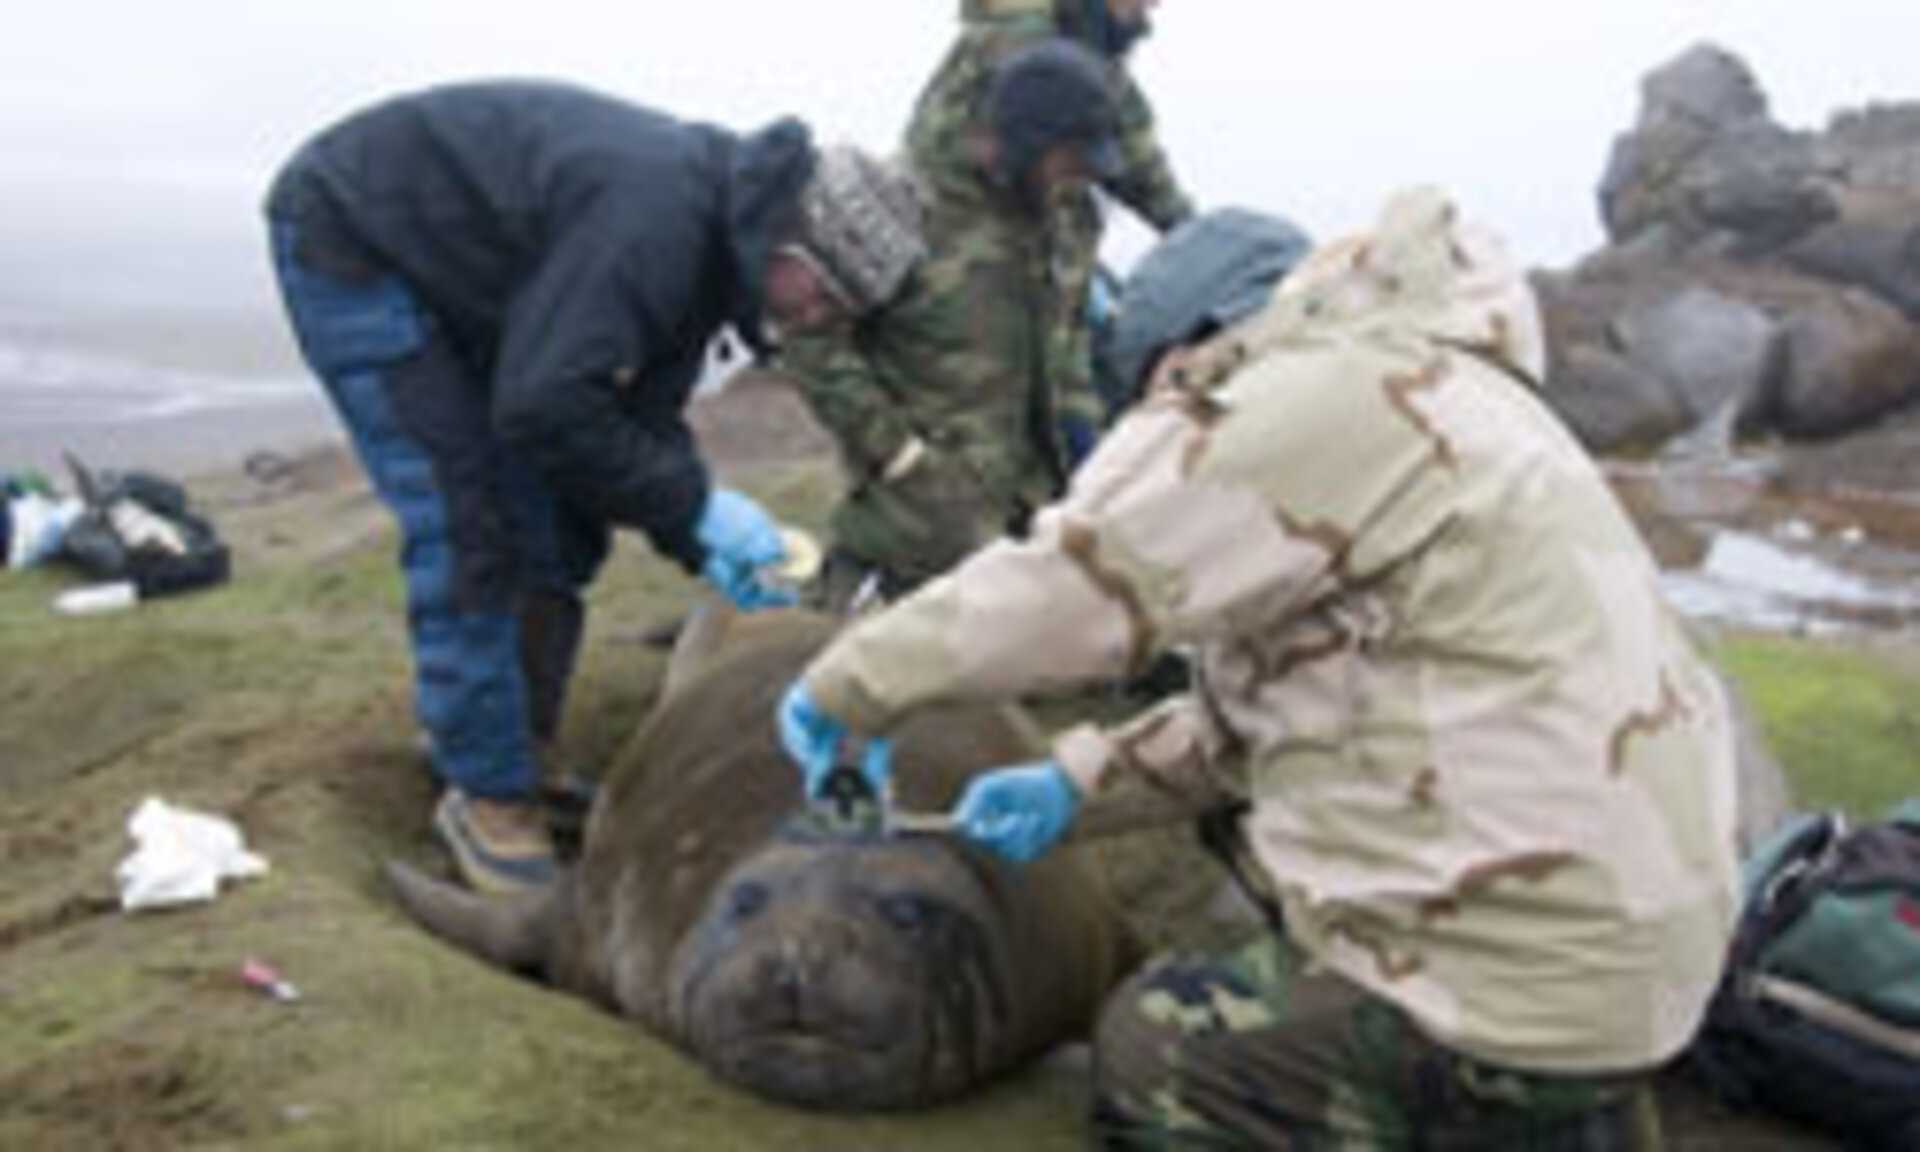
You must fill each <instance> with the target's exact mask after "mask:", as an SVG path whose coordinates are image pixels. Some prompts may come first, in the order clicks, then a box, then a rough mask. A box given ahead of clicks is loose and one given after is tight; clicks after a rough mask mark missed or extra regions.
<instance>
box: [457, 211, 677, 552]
mask: <svg viewBox="0 0 1920 1152" xmlns="http://www.w3.org/2000/svg"><path fill="white" fill-rule="evenodd" d="M641 291H642V290H641V287H640V285H639V284H638V283H636V282H635V281H634V280H633V279H631V278H630V277H627V276H624V275H623V274H622V272H621V267H620V265H619V263H618V261H617V257H616V254H613V253H609V252H606V251H604V250H601V251H583V250H581V248H579V247H576V248H574V249H573V250H571V251H570V250H567V249H561V250H556V252H555V253H554V254H552V255H550V256H549V258H548V259H547V260H546V262H545V263H544V265H543V267H542V268H541V270H540V271H539V272H538V273H536V275H535V276H534V278H533V280H532V281H531V282H530V283H529V284H528V285H527V286H526V287H525V288H524V289H523V290H522V291H521V293H520V294H519V296H518V297H517V298H516V299H515V301H514V304H513V306H512V309H511V310H510V312H509V314H508V316H507V319H506V324H505V330H504V335H503V337H502V341H501V349H500V360H499V365H498V367H497V369H496V372H495V379H494V396H493V421H494V428H495V431H496V433H497V434H498V435H499V436H500V438H501V441H502V442H503V443H505V444H506V445H507V446H508V447H509V448H510V449H511V450H512V451H514V452H516V453H518V454H519V455H520V456H521V458H522V459H525V460H527V461H528V462H529V463H531V464H532V465H533V466H534V467H535V468H537V469H538V470H539V471H540V473H541V474H542V475H543V476H544V477H545V478H546V479H547V480H548V482H549V483H551V484H552V485H553V487H554V489H555V491H557V492H558V493H559V494H560V495H561V496H562V497H563V498H565V499H566V500H567V501H568V502H569V503H571V504H572V505H573V506H574V507H576V508H578V509H580V510H581V511H582V512H584V513H586V514H587V515H590V516H593V517H595V518H597V519H599V520H601V521H603V522H606V523H611V524H618V525H621V526H624V527H629V528H637V529H639V530H640V531H642V532H644V533H646V535H647V538H648V539H649V540H650V541H651V542H652V543H653V544H654V546H655V547H656V548H658V549H659V550H660V551H661V552H663V553H665V554H666V555H668V556H671V557H672V558H673V559H674V560H676V561H677V562H678V563H680V564H681V566H683V567H684V568H686V569H687V570H688V571H695V570H697V569H698V568H699V566H700V564H701V562H702V560H703V559H704V554H703V551H702V549H701V547H700V545H699V543H698V541H697V540H696V539H695V536H694V525H695V523H696V521H697V519H698V517H699V514H700V509H701V507H702V506H703V505H704V504H705V502H706V498H707V491H708V478H707V472H706V467H705V465H704V464H703V463H702V462H701V460H700V456H699V452H698V449H697V446H696V444H695V442H694V438H693V434H692V431H691V429H689V428H688V426H687V423H686V420H685V418H684V417H683V416H682V414H681V412H680V408H679V405H678V404H677V403H671V402H660V401H656V400H653V399H652V398H649V397H646V396H645V395H641V394H637V393H638V390H644V389H646V388H647V387H648V378H649V376H650V375H651V374H652V371H653V370H657V365H656V364H655V363H654V359H655V356H656V352H655V349H656V348H657V347H658V346H659V344H660V343H663V342H661V341H658V340H657V337H656V334H655V333H654V331H653V330H652V325H651V324H649V322H648V318H649V317H651V316H654V315H656V313H655V312H654V311H653V310H652V309H651V308H649V307H648V306H647V304H648V303H649V302H647V301H645V300H644V297H643V296H641Z"/></svg>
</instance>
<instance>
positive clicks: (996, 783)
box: [953, 760, 1080, 863]
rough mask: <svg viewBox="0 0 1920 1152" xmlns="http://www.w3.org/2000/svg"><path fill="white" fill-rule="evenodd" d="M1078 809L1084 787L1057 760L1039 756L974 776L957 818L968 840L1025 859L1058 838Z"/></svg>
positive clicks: (1039, 853) (956, 810)
mask: <svg viewBox="0 0 1920 1152" xmlns="http://www.w3.org/2000/svg"><path fill="white" fill-rule="evenodd" d="M1079 811H1080V790H1079V789H1078V788H1076V787H1074V784H1073V781H1072V780H1071V779H1069V778H1068V776H1067V774H1066V772H1065V770H1063V769H1062V768H1061V767H1060V766H1059V765H1058V764H1055V763H1054V762H1053V761H1051V760H1041V761H1037V762H1035V763H1032V764H1020V765H1016V766H1014V767H1012V768H998V769H995V770H994V771H991V772H986V773H983V774H981V775H979V776H976V777H974V778H973V780H972V782H971V783H969V784H968V785H967V790H966V792H965V793H964V794H963V795H962V796H961V797H960V803H959V804H957V805H955V806H954V809H953V818H954V823H955V824H956V825H958V827H959V829H960V833H961V834H962V835H963V836H965V837H967V838H968V839H969V840H972V841H974V842H975V843H977V844H979V845H980V846H981V847H983V848H986V849H987V850H988V851H990V852H995V853H998V854H999V855H1001V856H1004V857H1006V858H1007V859H1009V860H1012V861H1015V862H1016V863H1025V862H1026V861H1029V860H1033V859H1036V858H1038V857H1040V856H1042V855H1045V854H1046V852H1047V851H1048V850H1049V849H1051V848H1052V847H1053V846H1054V845H1055V844H1057V843H1059V841H1060V837H1061V836H1063V835H1065V834H1066V831H1067V827H1068V825H1070V824H1072V823H1073V818H1074V817H1075V816H1076V815H1077V814H1078V813H1079Z"/></svg>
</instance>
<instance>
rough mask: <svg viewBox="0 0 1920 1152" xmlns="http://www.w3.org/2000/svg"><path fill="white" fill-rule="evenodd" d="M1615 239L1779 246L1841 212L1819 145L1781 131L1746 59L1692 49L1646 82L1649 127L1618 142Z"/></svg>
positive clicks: (1608, 180) (1610, 198) (1608, 177)
mask: <svg viewBox="0 0 1920 1152" xmlns="http://www.w3.org/2000/svg"><path fill="white" fill-rule="evenodd" d="M1600 213H1601V217H1602V219H1603V220H1604V221H1605V223H1606V227H1607V235H1608V237H1609V239H1610V240H1611V241H1612V242H1613V243H1615V244H1623V243H1626V242H1629V241H1631V240H1634V239H1635V238H1637V237H1640V236H1642V235H1643V234H1648V233H1653V234H1657V235H1661V236H1663V237H1664V238H1665V242H1666V243H1668V244H1670V245H1672V246H1673V247H1674V248H1675V249H1684V248H1687V247H1691V246H1692V245H1694V244H1696V243H1699V242H1700V241H1701V240H1703V239H1705V238H1707V237H1709V236H1711V235H1713V234H1715V233H1727V234H1729V236H1730V237H1731V238H1732V241H1733V242H1734V243H1738V244H1742V245H1746V246H1760V247H1766V246H1772V245H1777V244H1780V243H1784V242H1786V241H1788V240H1791V239H1793V238H1795V237H1797V236H1799V235H1801V234H1802V233H1804V232H1806V231H1807V230H1809V229H1810V228H1812V227H1814V226H1815V225H1817V224H1819V223H1821V222H1822V221H1824V220H1827V219H1830V218H1831V217H1832V216H1833V215H1834V214H1835V207H1834V204H1833V202H1832V194H1831V192H1830V190H1829V189H1828V187H1827V181H1826V180H1825V179H1824V176H1823V169H1822V165H1821V160H1820V157H1819V155H1818V153H1817V150H1816V147H1815V141H1814V140H1813V139H1812V138H1811V137H1808V136H1806V135H1804V134H1801V133H1795V132H1789V131H1787V130H1786V129H1784V128H1782V127H1780V125H1778V124H1776V123H1774V121H1773V119H1772V117H1771V115H1770V114H1769V112H1768V109H1767V99H1766V95H1765V94H1764V93H1763V92H1762V91H1761V89H1760V85H1759V82H1758V81H1757V80H1756V79H1755V78H1754V76H1753V73H1752V71H1751V70H1749V69H1748V68H1747V66H1746V64H1745V62H1743V61H1742V60H1740V59H1739V58H1738V57H1737V56H1734V55H1733V54H1732V53H1730V52H1727V51H1725V50H1723V49H1720V48H1717V47H1714V46H1712V45H1700V46H1698V47H1695V48H1692V49H1690V50H1688V51H1687V52H1686V53H1684V54H1683V55H1681V56H1680V57H1679V58H1678V59H1676V60H1674V61H1673V62H1672V63H1670V64H1667V65H1665V66H1664V67H1662V68H1659V69H1656V70H1655V71H1654V72H1652V73H1651V74H1649V75H1648V76H1647V78H1646V79H1645V80H1644V81H1643V82H1642V84H1641V109H1640V119H1639V121H1638V123H1637V124H1636V125H1635V126H1634V128H1633V130H1632V131H1630V132H1628V133H1626V134H1624V135H1622V136H1620V137H1619V138H1617V139H1616V140H1615V141H1614V145H1613V151H1612V154H1611V155H1610V156H1609V158H1608V161H1607V170H1606V174H1605V175H1604V176H1603V177H1602V178H1601V182H1600Z"/></svg>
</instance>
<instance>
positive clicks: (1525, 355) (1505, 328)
mask: <svg viewBox="0 0 1920 1152" xmlns="http://www.w3.org/2000/svg"><path fill="white" fill-rule="evenodd" d="M1252 323H1253V324H1255V325H1257V326H1258V327H1259V328H1260V329H1264V330H1265V333H1264V334H1266V335H1269V336H1271V337H1277V338H1279V339H1283V340H1284V339H1288V338H1329V337H1332V338H1339V337H1341V336H1343V335H1345V336H1351V337H1355V338H1366V337H1367V336H1369V335H1383V336H1384V335H1390V334H1392V333H1404V332H1409V331H1411V332H1416V333H1419V334H1420V335H1423V336H1425V337H1427V338H1429V339H1432V340H1435V341H1439V342H1442V343H1446V344H1451V345H1455V346H1457V347H1461V348H1465V349H1467V350H1469V351H1472V352H1474V353H1476V354H1478V355H1481V356H1484V357H1486V358H1487V359H1489V360H1492V361H1494V362H1495V363H1498V364H1500V365H1501V366H1503V367H1505V368H1506V369H1508V370H1509V371H1510V372H1512V373H1514V374H1515V375H1518V376H1520V377H1522V378H1524V379H1526V380H1527V381H1529V382H1531V383H1533V384H1535V385H1537V384H1538V383H1539V382H1540V380H1541V378H1542V376H1543V375H1544V374H1545V371H1546V340H1545V337H1544V335H1543V333H1542V329H1541V324H1540V311H1539V306H1538V304H1537V303H1536V302H1535V300H1534V295H1533V289H1532V288H1531V287H1530V286H1529V285H1528V283H1527V280H1526V277H1525V276H1524V275H1522V274H1521V272H1520V270H1519V269H1518V268H1517V267H1516V266H1515V265H1514V263H1513V262H1512V260H1511V259H1509V257H1508V255H1507V252H1506V249H1505V246H1504V245H1503V244H1501V242H1500V241H1499V240H1498V239H1497V238H1496V237H1494V236H1493V235H1492V234H1491V233H1490V232H1487V231H1486V230H1485V229H1483V228H1479V227H1477V226H1475V225H1473V224H1471V223H1469V222H1466V221H1463V220H1462V219H1461V218H1460V214H1459V212H1458V210H1457V209H1456V208H1455V207H1454V204H1453V202H1452V201H1451V200H1450V199H1448V198H1447V196H1446V195H1445V194H1443V193H1442V192H1440V191H1439V190H1438V189H1434V188H1428V187H1420V188H1412V189H1408V190H1405V191H1402V192H1400V193H1397V194H1396V195H1394V196H1393V198H1392V199H1390V200H1389V201H1388V202H1387V205H1386V207H1385V208H1384V209H1383V210H1382V211H1381V213H1380V217H1379V220H1378V222H1377V223H1376V224H1375V226H1374V228H1373V229H1372V230H1371V231H1370V232H1367V233H1364V234H1362V235H1359V236H1353V237H1349V238H1347V239H1344V240H1338V241H1335V242H1333V243H1330V244H1327V245H1324V246H1322V247H1320V248H1318V249H1316V250H1315V251H1314V252H1313V253H1311V254H1310V255H1309V256H1308V257H1307V258H1306V260H1304V261H1303V262H1302V263H1301V264H1300V265H1299V266H1298V267H1297V268H1295V269H1294V270H1293V272H1292V274H1291V275H1289V276H1288V277H1287V278H1286V279H1285V280H1284V281H1282V282H1281V284H1280V288H1279V290H1278V291H1277V292H1276V293H1275V294H1274V299H1273V302H1272V304H1271V305H1269V306H1268V308H1267V310H1266V311H1265V312H1263V313H1262V314H1261V315H1260V316H1259V317H1258V318H1257V319H1256V320H1254V321H1252ZM1255 339H1256V340H1258V339H1259V338H1258V337H1255Z"/></svg>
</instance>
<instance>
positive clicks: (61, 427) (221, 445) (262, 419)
mask: <svg viewBox="0 0 1920 1152" xmlns="http://www.w3.org/2000/svg"><path fill="white" fill-rule="evenodd" d="M83 395H84V392H83ZM70 407H71V411H70V412H58V413H54V414H52V415H51V416H48V417H45V418H41V419H37V420H35V421H33V422H31V423H28V424H26V425H25V426H21V425H18V424H16V423H13V422H0V472H17V471H24V470H26V469H30V468H32V469H38V470H39V471H41V472H43V473H45V474H46V476H47V478H48V479H50V480H52V481H53V482H54V484H55V485H56V486H57V487H60V488H62V489H63V490H64V489H65V488H67V487H68V486H69V484H70V483H71V477H70V476H69V475H68V471H67V466H66V462H65V459H64V457H63V453H67V452H71V453H72V454H73V455H74V456H75V457H77V458H78V459H79V460H80V461H81V462H82V463H85V464H87V465H89V466H91V467H94V468H105V469H125V468H144V469H148V470H151V471H156V472H161V473H165V474H168V475H171V476H173V477H174V478H175V479H180V478H182V477H185V476H191V475H195V474H199V473H205V472H211V471H216V470H220V469H224V468H231V467H238V466H240V465H242V464H243V463H244V462H245V461H246V459H247V457H249V456H252V455H253V454H254V453H256V452H281V453H291V452H297V451H304V450H307V449H312V448H319V447H324V446H327V445H330V444H339V443H344V440H345V437H344V435H343V434H342V432H341V430H340V427H339V424H338V422H337V421H336V419H335V417H334V414H333V411H332V409H331V408H329V407H328V405H327V402H326V398H325V397H324V396H323V395H322V394H321V393H320V391H319V389H318V388H317V387H316V388H315V389H313V391H311V392H289V393H279V394H275V395H274V396H272V397H269V398H260V399H254V400H247V401H244V402H234V403H224V404H207V405H204V406H199V407H192V408H188V409H185V410H183V411H178V412H172V413H168V414H165V415H159V416H148V417H142V418H136V419H126V418H118V417H115V416H113V415H111V414H106V413H101V412H99V411H97V410H93V409H91V408H90V406H89V405H88V404H87V403H85V401H84V399H82V400H80V401H79V402H76V403H74V404H72V405H71V406H70Z"/></svg>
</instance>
